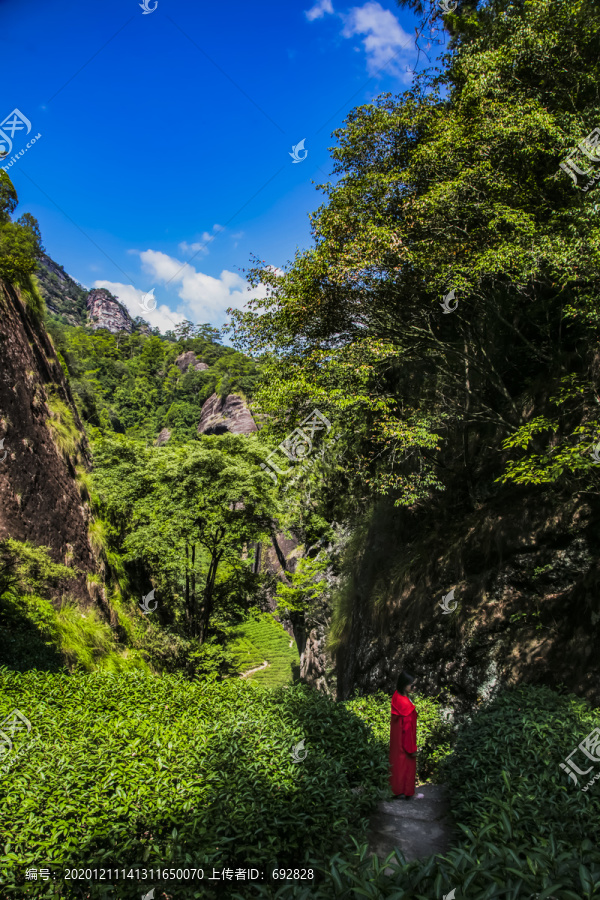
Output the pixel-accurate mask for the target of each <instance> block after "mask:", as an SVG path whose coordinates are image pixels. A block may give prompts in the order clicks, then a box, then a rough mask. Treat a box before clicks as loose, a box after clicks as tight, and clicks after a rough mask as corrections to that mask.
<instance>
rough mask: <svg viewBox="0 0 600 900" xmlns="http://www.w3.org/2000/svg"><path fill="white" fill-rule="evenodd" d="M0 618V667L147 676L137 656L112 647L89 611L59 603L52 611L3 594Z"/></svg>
mask: <svg viewBox="0 0 600 900" xmlns="http://www.w3.org/2000/svg"><path fill="white" fill-rule="evenodd" d="M1 613H2V615H1V623H2V626H3V627H2V628H1V629H0V665H2V664H3V665H8V666H9V667H10V668H11V669H13V670H16V671H27V670H29V669H40V668H41V669H48V670H50V671H58V670H60V669H63V668H66V669H69V670H72V671H75V670H77V669H79V670H83V671H87V672H91V671H93V670H94V669H101V670H105V671H108V672H113V673H116V672H126V671H131V670H134V669H141V670H143V671H146V672H147V671H149V669H148V665H147V663H146V662H145V661H144V660H143V658H142V656H141V655H140V654H139V653H138V652H137V651H135V650H128V649H126V648H124V647H122V646H120V645H119V644H118V643H117V641H116V640H115V636H114V633H113V631H112V630H111V628H110V626H109V625H108V624H107V623H106V622H104V621H103V620H102V619H101V618H100V615H99V613H98V612H97V610H96V609H95V608H94V607H90V608H89V609H87V610H83V609H81V607H79V606H78V605H77V604H76V603H74V602H71V601H69V600H65V601H63V603H62V605H61V607H60V608H58V609H56V608H55V607H54V606H53V605H52V603H51V602H50V600H48V599H47V598H46V597H41V596H38V595H37V594H19V595H17V594H15V593H14V592H11V591H6V592H5V593H4V594H3V595H2V599H1Z"/></svg>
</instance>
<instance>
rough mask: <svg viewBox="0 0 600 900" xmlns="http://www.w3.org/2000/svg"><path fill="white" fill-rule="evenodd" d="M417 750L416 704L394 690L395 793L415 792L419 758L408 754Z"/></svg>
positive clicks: (392, 755)
mask: <svg viewBox="0 0 600 900" xmlns="http://www.w3.org/2000/svg"><path fill="white" fill-rule="evenodd" d="M416 752H417V710H416V709H415V707H414V704H413V703H412V702H411V701H410V700H409V699H408V697H405V696H404V695H403V694H399V693H398V691H395V692H394V695H393V697H392V721H391V725H390V766H391V767H392V771H391V774H390V786H391V788H392V791H393V793H394V794H404V795H405V797H412V796H413V794H414V792H415V781H416V775H417V760H416V759H415V758H414V757H413V758H411V757H410V756H408V754H409V753H416Z"/></svg>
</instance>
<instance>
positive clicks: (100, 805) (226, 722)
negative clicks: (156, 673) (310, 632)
mask: <svg viewBox="0 0 600 900" xmlns="http://www.w3.org/2000/svg"><path fill="white" fill-rule="evenodd" d="M0 698H1V699H0V718H4V716H6V715H7V714H8V713H9V712H10V711H11V710H12V709H14V708H17V709H19V710H21V712H22V713H23V714H24V715H26V716H27V718H28V719H29V721H30V722H31V723H32V726H33V727H32V732H31V735H30V738H31V739H34V738H35V739H36V740H37V743H36V744H35V745H34V746H32V749H31V750H30V751H29V752H28V753H27V754H24V755H23V756H21V757H20V758H19V759H18V761H17V762H15V764H14V766H13V767H12V768H11V770H10V772H9V774H8V775H6V776H5V777H4V778H2V779H0V797H1V803H2V809H3V851H2V855H1V856H0V866H2V868H3V869H4V870H5V871H6V867H8V868H9V872H11V873H12V875H13V884H15V881H16V868H15V867H16V866H17V865H28V864H30V865H36V866H37V867H38V868H39V866H40V864H41V860H42V858H43V859H44V860H45V861H47V862H48V864H51V863H54V864H55V865H56V864H57V863H59V862H60V863H63V864H65V865H77V864H78V863H79V864H83V865H85V866H90V865H91V866H101V865H103V864H105V863H106V862H107V861H108V860H109V859H113V860H114V859H117V858H118V859H119V860H120V861H122V862H123V864H125V865H127V864H129V863H132V864H133V863H135V862H137V863H138V864H139V863H141V862H142V861H143V862H144V863H146V864H147V866H148V867H150V866H152V865H154V866H155V867H156V865H157V864H159V863H160V865H161V867H162V866H163V865H167V866H168V865H169V864H172V863H173V861H175V860H180V861H183V860H184V859H186V858H189V860H190V861H192V860H194V861H195V863H194V864H195V865H201V864H202V863H203V864H204V868H205V869H207V871H210V869H209V867H212V866H213V865H214V866H215V867H221V866H226V865H227V866H229V865H235V862H236V861H237V862H238V864H239V865H248V860H250V859H251V860H252V861H253V864H258V865H259V866H261V865H271V864H273V865H274V864H275V862H278V863H280V864H282V865H283V864H284V863H285V862H288V863H290V864H294V865H296V864H297V863H298V862H299V861H300V860H301V859H303V857H304V856H305V854H307V853H309V852H315V851H317V850H321V849H323V850H329V849H331V850H332V849H334V848H336V847H340V846H342V845H343V844H344V841H345V838H346V835H347V833H348V832H350V833H353V834H356V835H359V834H361V829H362V828H363V827H364V824H365V822H363V821H362V819H363V817H364V815H365V813H366V811H367V810H368V808H369V807H370V805H372V803H373V801H374V800H375V799H376V798H377V797H378V795H379V790H380V785H381V784H382V783H383V781H384V779H385V774H386V770H387V764H386V758H385V755H382V753H381V748H380V747H379V745H378V743H377V742H376V741H375V740H374V739H373V737H372V735H371V732H370V730H369V728H368V727H367V726H366V725H365V724H363V723H362V722H361V721H360V720H359V719H358V718H357V717H356V716H354V715H352V714H351V713H350V712H348V711H347V710H346V709H345V708H344V707H343V706H342V705H340V704H335V703H333V702H332V701H331V700H328V699H327V698H325V697H324V696H322V695H320V694H319V693H318V692H315V691H312V690H310V689H309V688H307V687H305V686H297V687H292V688H289V689H287V690H283V689H282V690H272V689H263V688H259V687H257V686H255V685H249V684H247V683H246V682H245V681H243V680H242V679H235V680H231V681H226V682H223V683H221V684H217V683H215V682H211V681H198V682H195V683H190V682H189V681H185V680H184V679H183V678H182V677H175V676H164V677H162V678H160V679H157V678H148V677H145V676H142V675H139V674H135V673H131V674H129V675H128V676H127V677H122V676H109V675H106V674H103V673H94V674H92V675H80V674H77V675H72V676H69V677H67V676H65V675H49V674H43V673H40V672H30V673H27V674H25V675H19V676H15V675H12V674H11V673H8V672H6V670H0ZM301 740H305V741H306V750H307V755H306V759H305V760H304V762H303V763H301V764H295V763H294V762H293V759H292V755H291V751H292V748H293V747H294V746H295V745H296V744H298V743H299V742H300V741H301ZM19 747H20V745H19ZM19 747H16V748H15V749H19ZM357 785H362V787H363V789H364V790H363V792H362V793H361V794H360V795H359V796H357V795H355V794H354V793H353V792H352V790H351V789H352V787H355V786H357ZM206 885H207V882H206V881H205V882H204V883H203V885H202V891H203V894H202V895H203V896H210V893H205V887H206ZM149 886H150V885H149ZM36 887H37V888H38V889H40V888H42V889H43V886H42V885H38V886H36V885H35V884H29V883H24V878H23V877H22V876H21V877H20V878H19V886H18V887H17V886H15V887H14V888H13V890H10V889H9V888H8V887H5V888H4V890H5V894H6V896H19V897H25V896H35V895H36ZM120 890H122V891H123V893H120V894H119V896H120V897H121V898H122V900H125V898H126V897H134V896H135V897H136V898H139V893H140V890H139V886H138V885H137V884H135V883H133V884H130V885H122V886H121V888H120ZM174 896H183V893H182V891H181V890H180V892H179V893H178V894H175V895H174ZM187 896H190V895H189V894H188V895H187Z"/></svg>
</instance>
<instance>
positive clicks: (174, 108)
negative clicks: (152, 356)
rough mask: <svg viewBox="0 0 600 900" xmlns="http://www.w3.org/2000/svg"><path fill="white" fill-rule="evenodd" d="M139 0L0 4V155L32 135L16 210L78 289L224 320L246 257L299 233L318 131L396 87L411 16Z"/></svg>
mask: <svg viewBox="0 0 600 900" xmlns="http://www.w3.org/2000/svg"><path fill="white" fill-rule="evenodd" d="M140 2H141V0H118V2H117V0H102V2H96V3H82V2H81V0H52V2H47V0H0V49H1V54H2V60H3V69H4V72H10V73H11V79H10V86H9V85H7V83H6V80H4V82H3V85H2V92H1V94H2V107H1V109H0V122H1V121H3V120H5V118H6V117H9V114H10V113H11V112H12V111H13V110H14V109H18V110H19V111H20V112H21V113H22V114H23V115H24V116H25V117H26V118H27V119H28V120H29V121H30V122H31V132H30V133H29V134H27V133H26V128H27V126H26V125H24V127H23V128H22V129H20V130H16V131H14V128H12V131H13V132H14V134H13V135H12V141H13V147H12V152H11V155H10V156H8V157H6V158H5V159H4V160H3V161H2V165H4V166H6V165H7V162H9V161H10V159H11V158H12V157H15V154H17V153H19V152H20V151H21V150H23V149H24V148H25V147H26V144H27V143H28V142H29V141H30V140H31V138H32V137H35V136H36V135H38V134H40V135H41V137H40V138H38V140H37V141H36V142H35V144H34V145H32V146H31V147H30V148H29V149H26V150H25V152H24V153H23V155H22V156H18V157H15V161H14V162H13V164H12V165H11V166H10V168H9V169H8V173H9V175H10V177H11V178H12V180H13V182H14V184H15V187H16V189H17V191H18V194H19V200H20V205H19V207H18V210H17V212H18V213H21V212H25V211H29V212H31V213H33V215H35V216H36V217H37V219H38V220H39V222H40V226H41V230H42V236H43V241H44V244H45V247H46V250H47V252H48V253H49V254H50V256H52V257H53V259H55V260H56V261H57V262H59V263H61V264H62V265H63V266H64V267H65V269H66V271H67V272H69V274H71V275H72V276H73V277H74V278H76V279H77V280H78V281H80V282H81V283H82V284H83V285H84V286H85V287H87V288H91V287H108V288H109V289H110V290H112V291H113V293H115V294H116V295H117V296H118V297H119V299H121V300H122V301H123V302H124V303H125V304H126V305H127V307H128V308H129V309H130V311H131V313H132V315H134V316H135V315H143V317H144V318H145V319H147V320H148V321H150V322H151V323H152V324H153V325H158V327H160V328H161V330H163V331H164V330H166V329H167V328H172V327H173V324H174V323H175V322H177V321H181V320H182V319H183V318H189V319H191V320H192V321H194V322H198V323H202V322H210V323H211V324H213V325H216V326H219V325H221V324H222V323H223V322H224V321H226V319H227V315H226V309H227V307H228V306H234V307H241V306H243V305H244V303H245V302H246V301H247V300H248V298H249V297H251V296H252V295H253V294H251V293H249V292H248V290H247V285H246V283H245V279H244V275H243V273H242V271H241V270H242V269H243V268H247V267H248V263H249V259H250V256H251V255H252V254H255V255H256V256H258V257H259V258H260V259H263V260H266V261H267V262H268V263H269V264H271V265H273V266H276V267H283V266H285V264H286V262H287V261H289V260H290V259H292V258H293V257H294V254H295V252H296V249H297V248H300V249H303V248H305V247H308V246H310V243H311V237H310V227H309V221H308V213H309V212H310V211H313V210H315V209H316V208H317V207H318V206H319V205H320V203H321V200H322V196H323V195H322V194H321V193H320V192H319V191H317V190H316V188H315V183H322V182H325V181H327V180H328V179H329V176H330V174H331V160H330V155H329V151H328V148H329V147H331V146H332V145H333V144H334V140H333V139H332V138H331V132H332V131H333V130H334V129H335V128H338V127H340V126H341V125H342V123H343V120H344V117H345V116H346V115H347V114H348V112H349V111H350V110H351V109H352V108H353V107H355V106H357V105H360V104H362V103H368V102H370V101H371V100H372V99H373V98H374V97H375V96H377V95H378V94H380V93H382V92H384V91H391V92H393V93H400V92H401V91H403V90H405V89H406V87H408V85H409V84H410V81H411V74H410V70H411V69H412V68H413V67H414V66H415V63H416V61H417V53H416V50H415V46H414V29H415V25H416V24H417V22H416V19H415V18H414V17H413V16H412V14H411V13H409V12H407V11H406V10H401V9H399V8H398V7H397V6H396V4H395V3H394V2H391V0H381V2H374V0H369V2H362V3H361V2H360V0H359V2H358V4H357V5H352V3H346V2H342V0H316V2H313V0H307V2H302V0H288V2H285V3H281V0H278V2H274V0H263V2H261V3H258V4H251V3H240V2H236V0H233V2H229V3H227V2H226V3H221V4H218V3H212V4H209V3H197V2H189V0H188V2H184V0H158V4H157V6H156V8H154V11H153V12H150V13H146V14H144V12H143V9H142V8H141V7H140V5H139V3H140ZM146 2H147V5H148V7H149V8H153V7H154V4H155V2H156V0H146ZM420 67H422V64H421V66H420ZM6 128H7V126H6V125H5V126H2V125H0V129H2V130H4V133H5V134H8V135H9V137H10V136H11V128H10V127H9V128H8V132H7V131H6ZM1 137H2V136H1V135H0V139H1ZM303 139H304V140H305V145H304V151H298V154H297V155H298V156H299V157H300V158H303V159H302V162H298V163H294V162H293V159H292V157H291V156H290V153H291V151H292V147H293V146H294V145H297V144H298V143H299V142H300V141H301V140H303ZM305 153H306V156H305ZM151 288H153V289H154V297H155V298H156V301H157V304H158V305H157V308H156V310H154V311H153V312H152V313H149V314H148V313H145V312H144V311H143V309H142V308H141V307H140V305H139V301H140V298H141V297H142V296H143V294H144V293H145V292H147V291H149V290H150V289H151ZM151 305H152V304H151Z"/></svg>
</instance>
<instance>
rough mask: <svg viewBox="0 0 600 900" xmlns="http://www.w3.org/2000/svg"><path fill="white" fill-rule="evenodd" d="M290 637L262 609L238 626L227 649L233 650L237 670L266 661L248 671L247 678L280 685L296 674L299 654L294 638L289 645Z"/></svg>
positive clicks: (264, 683)
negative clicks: (265, 663)
mask: <svg viewBox="0 0 600 900" xmlns="http://www.w3.org/2000/svg"><path fill="white" fill-rule="evenodd" d="M291 640H292V639H291V638H290V636H289V634H288V633H287V631H286V630H285V629H284V628H283V626H282V625H280V624H279V622H277V621H276V620H275V619H274V618H273V616H271V615H269V613H263V614H262V615H260V616H257V617H253V618H251V619H250V620H249V621H247V622H244V624H243V625H241V626H240V628H239V629H238V630H237V632H236V633H235V638H234V641H233V643H232V644H230V645H229V647H228V649H230V650H232V651H233V652H234V653H235V656H236V664H237V667H238V671H239V672H247V671H248V669H254V668H256V667H257V666H260V665H262V663H263V662H264V660H266V661H267V662H268V663H269V666H268V667H267V668H266V669H261V670H260V671H259V672H255V673H254V674H253V675H250V676H249V677H248V681H251V682H253V683H254V684H259V685H261V686H262V687H281V686H283V685H285V684H292V683H293V682H294V681H295V680H296V678H297V677H298V670H299V666H300V656H299V654H298V648H297V646H296V642H295V641H294V642H293V643H292V646H291V647H290V641H291Z"/></svg>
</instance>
